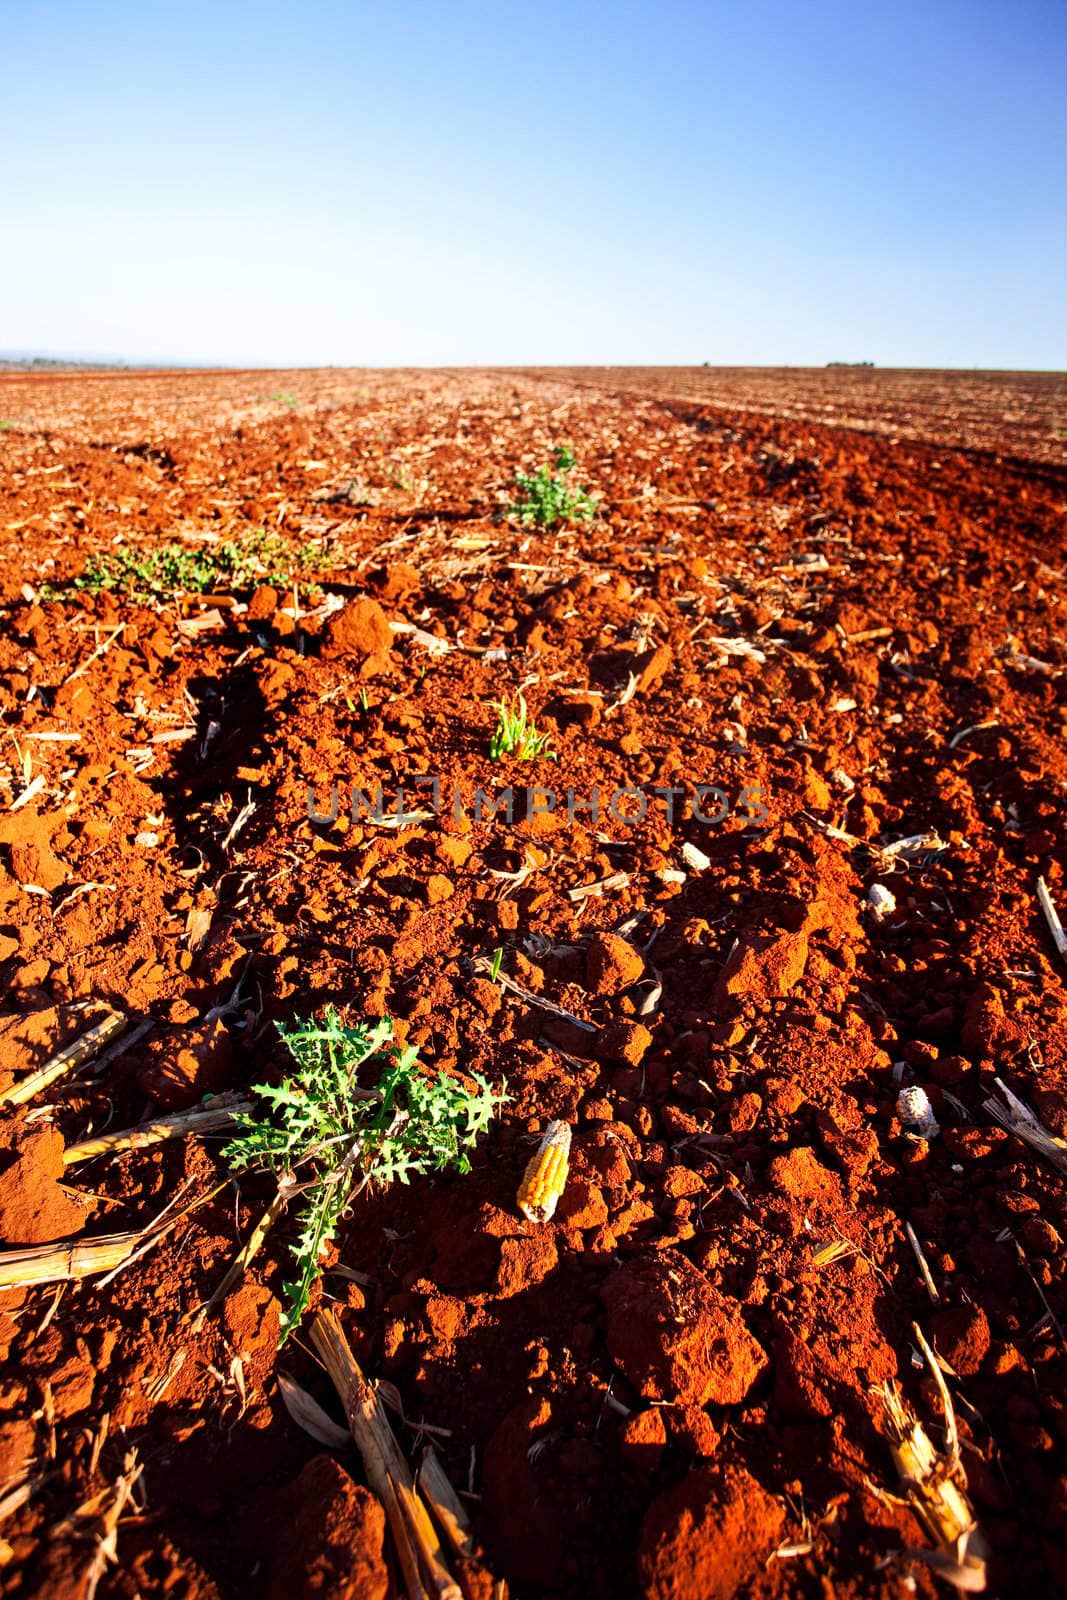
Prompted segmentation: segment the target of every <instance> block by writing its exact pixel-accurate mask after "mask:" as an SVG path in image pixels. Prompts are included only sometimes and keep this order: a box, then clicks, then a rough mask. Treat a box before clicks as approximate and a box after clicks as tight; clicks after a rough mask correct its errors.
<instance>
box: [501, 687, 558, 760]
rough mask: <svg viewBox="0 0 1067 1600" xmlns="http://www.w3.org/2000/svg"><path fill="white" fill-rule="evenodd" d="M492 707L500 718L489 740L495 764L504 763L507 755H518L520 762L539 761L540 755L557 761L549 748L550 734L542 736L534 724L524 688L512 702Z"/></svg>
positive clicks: (502, 701) (505, 701)
mask: <svg viewBox="0 0 1067 1600" xmlns="http://www.w3.org/2000/svg"><path fill="white" fill-rule="evenodd" d="M492 704H493V707H494V709H495V710H496V714H497V716H496V727H495V728H494V730H493V737H492V738H491V739H490V741H489V759H490V760H491V761H500V760H502V759H503V757H504V756H516V757H517V758H518V759H519V760H520V761H536V760H537V758H538V756H545V757H546V758H547V759H548V760H549V761H554V760H555V759H556V758H555V755H554V753H553V752H552V751H551V750H550V749H549V748H548V743H549V735H548V734H547V733H538V731H537V729H536V728H535V727H534V725H533V723H532V722H531V721H530V714H529V712H528V710H527V709H526V700H525V698H524V696H523V693H522V690H521V689H520V690H519V691H518V692H517V694H516V695H515V698H514V699H513V700H512V701H511V702H510V703H509V702H508V701H507V700H494V701H493V702H492Z"/></svg>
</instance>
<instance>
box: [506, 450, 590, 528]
mask: <svg viewBox="0 0 1067 1600" xmlns="http://www.w3.org/2000/svg"><path fill="white" fill-rule="evenodd" d="M552 459H553V461H554V463H555V471H553V470H552V468H551V467H542V468H541V469H540V471H539V472H534V473H529V472H520V473H517V474H516V477H515V488H516V489H517V490H518V498H517V499H516V500H515V502H514V503H513V504H512V505H510V506H509V507H508V514H509V516H514V517H518V519H519V521H520V522H521V523H523V525H524V526H526V527H531V526H534V527H538V528H551V527H554V526H555V524H556V523H557V522H567V521H570V522H591V521H592V519H593V518H594V517H595V516H596V509H597V506H596V501H595V500H594V499H593V496H592V495H591V494H589V492H588V491H587V490H586V489H579V488H577V487H572V485H571V481H570V474H571V473H572V471H573V470H574V465H575V461H574V456H573V455H572V454H571V452H570V450H568V448H567V446H566V445H557V446H556V448H555V449H554V450H553V452H552Z"/></svg>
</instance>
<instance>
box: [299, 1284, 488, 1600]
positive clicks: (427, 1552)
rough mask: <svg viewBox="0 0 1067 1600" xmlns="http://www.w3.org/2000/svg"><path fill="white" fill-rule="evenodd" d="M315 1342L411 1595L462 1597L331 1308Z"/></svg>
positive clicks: (315, 1329)
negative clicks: (342, 1410)
mask: <svg viewBox="0 0 1067 1600" xmlns="http://www.w3.org/2000/svg"><path fill="white" fill-rule="evenodd" d="M311 1342H312V1344H313V1345H314V1346H315V1349H316V1351H317V1352H318V1354H319V1355H320V1356H321V1358H322V1361H323V1364H324V1365H325V1367H326V1371H327V1372H328V1373H329V1375H330V1379H331V1381H332V1383H333V1386H334V1388H335V1389H336V1390H337V1393H338V1395H339V1396H340V1398H341V1403H342V1405H343V1406H344V1408H345V1416H346V1417H347V1418H348V1426H349V1429H350V1431H351V1434H352V1437H353V1439H354V1440H355V1442H356V1446H357V1448H358V1450H359V1453H360V1455H361V1457H362V1458H363V1467H364V1470H365V1472H366V1474H367V1482H368V1484H369V1485H370V1487H371V1489H372V1490H373V1491H374V1493H375V1494H376V1495H377V1496H378V1498H379V1500H380V1501H381V1502H382V1505H383V1506H384V1507H385V1514H386V1517H387V1518H388V1520H389V1527H390V1529H391V1530H392V1534H393V1538H394V1540H395V1542H396V1549H397V1555H398V1557H399V1559H400V1566H401V1568H402V1570H403V1573H404V1581H405V1584H406V1586H407V1592H408V1600H428V1597H431V1600H463V1596H462V1591H461V1590H460V1587H459V1585H458V1584H457V1583H456V1582H455V1580H454V1579H453V1577H452V1575H451V1574H450V1572H449V1571H448V1568H447V1567H446V1566H445V1562H444V1555H443V1552H442V1550H441V1543H440V1540H439V1539H438V1537H437V1534H436V1533H435V1532H434V1527H433V1523H432V1522H431V1521H430V1514H429V1512H428V1511H427V1510H426V1507H425V1506H424V1505H423V1503H422V1501H421V1500H420V1498H419V1496H418V1493H417V1491H416V1489H415V1485H414V1481H413V1479H412V1476H411V1469H410V1468H409V1466H408V1464H407V1462H406V1461H405V1459H404V1457H403V1455H402V1454H401V1451H400V1446H399V1445H398V1444H397V1442H396V1439H395V1438H394V1437H393V1430H392V1428H391V1427H390V1426H389V1419H388V1417H387V1416H386V1414H385V1408H384V1407H383V1405H382V1402H381V1400H380V1399H379V1398H378V1395H377V1393H376V1391H375V1389H374V1387H373V1385H372V1384H370V1383H368V1381H367V1379H366V1377H365V1376H364V1373H363V1369H362V1368H361V1367H360V1365H359V1362H358V1361H357V1360H356V1358H355V1356H354V1355H353V1354H352V1351H351V1349H350V1347H349V1344H348V1340H347V1339H346V1338H345V1336H344V1333H343V1331H342V1329H341V1324H340V1323H339V1322H338V1320H337V1317H336V1316H335V1314H334V1313H333V1312H332V1311H320V1312H319V1313H318V1314H317V1315H316V1317H315V1318H314V1320H313V1322H312V1324H311Z"/></svg>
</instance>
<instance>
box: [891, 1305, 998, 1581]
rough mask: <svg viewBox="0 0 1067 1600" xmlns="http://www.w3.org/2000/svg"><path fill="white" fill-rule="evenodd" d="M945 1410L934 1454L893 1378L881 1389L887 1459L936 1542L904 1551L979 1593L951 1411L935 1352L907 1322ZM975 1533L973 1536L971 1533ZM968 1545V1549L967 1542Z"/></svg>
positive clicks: (981, 1573)
mask: <svg viewBox="0 0 1067 1600" xmlns="http://www.w3.org/2000/svg"><path fill="white" fill-rule="evenodd" d="M912 1329H913V1332H914V1334H915V1337H916V1339H917V1340H918V1343H919V1346H920V1348H921V1350H922V1353H923V1355H924V1357H925V1358H926V1361H927V1364H928V1365H929V1367H930V1371H931V1372H932V1374H933V1377H934V1382H935V1383H936V1384H937V1389H938V1393H939V1395H940V1396H941V1404H942V1406H943V1408H944V1412H945V1436H946V1438H945V1442H946V1450H945V1453H944V1455H939V1454H938V1452H937V1450H935V1448H934V1446H933V1444H932V1443H931V1442H930V1438H929V1436H928V1435H927V1433H926V1430H925V1429H924V1427H923V1425H922V1423H921V1422H920V1421H919V1419H918V1418H917V1417H915V1416H913V1415H912V1414H911V1412H910V1411H909V1409H908V1407H907V1405H906V1404H905V1402H904V1399H903V1397H902V1395H901V1393H900V1390H899V1389H898V1388H897V1386H896V1384H894V1383H887V1384H886V1385H885V1388H884V1389H883V1391H882V1404H883V1407H884V1413H885V1424H886V1432H887V1434H888V1436H889V1445H890V1450H891V1451H892V1455H893V1464H894V1466H895V1467H896V1469H897V1475H898V1477H899V1478H900V1483H901V1487H902V1488H903V1490H904V1493H905V1497H906V1499H907V1503H908V1505H909V1506H910V1507H911V1509H912V1511H914V1513H915V1515H916V1517H918V1519H919V1521H920V1522H921V1523H922V1525H923V1527H924V1528H925V1529H926V1532H927V1533H928V1534H929V1536H930V1538H931V1539H933V1541H934V1543H935V1544H936V1546H937V1551H936V1552H931V1551H909V1552H908V1554H909V1555H915V1556H917V1557H918V1558H919V1559H920V1560H923V1561H925V1562H926V1563H927V1564H928V1565H929V1566H930V1567H931V1568H932V1569H933V1570H934V1571H935V1572H937V1573H938V1574H939V1575H940V1576H942V1577H944V1578H947V1579H948V1581H949V1582H950V1583H954V1584H955V1585H956V1587H957V1588H959V1589H964V1590H966V1591H968V1592H969V1593H971V1594H980V1593H982V1591H983V1590H984V1589H985V1587H986V1569H985V1560H984V1559H983V1557H982V1555H981V1554H979V1551H980V1549H981V1547H982V1540H981V1536H980V1535H979V1534H978V1525H977V1523H976V1522H975V1519H974V1513H973V1512H972V1510H971V1507H970V1505H969V1503H968V1500H967V1496H966V1494H965V1493H964V1489H965V1487H966V1479H965V1478H964V1476H963V1469H962V1467H961V1466H960V1459H959V1444H958V1439H957V1435H956V1416H955V1412H954V1411H953V1409H952V1400H951V1397H950V1396H949V1392H948V1389H947V1387H946V1385H945V1380H944V1377H943V1376H942V1373H941V1368H940V1366H939V1365H938V1361H937V1357H936V1356H935V1355H934V1352H933V1351H932V1350H931V1348H930V1346H929V1344H928V1343H927V1341H926V1339H925V1338H924V1336H923V1332H922V1329H921V1328H920V1327H919V1325H918V1323H913V1324H912ZM976 1535H978V1536H977V1537H976ZM972 1544H973V1545H974V1547H975V1548H974V1549H971V1548H970V1547H971V1545H972Z"/></svg>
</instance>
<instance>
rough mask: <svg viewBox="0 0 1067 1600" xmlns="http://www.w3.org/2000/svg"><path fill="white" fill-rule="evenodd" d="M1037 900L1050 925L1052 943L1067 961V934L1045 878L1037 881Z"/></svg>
mask: <svg viewBox="0 0 1067 1600" xmlns="http://www.w3.org/2000/svg"><path fill="white" fill-rule="evenodd" d="M1037 900H1038V904H1039V905H1040V907H1041V909H1042V911H1043V912H1044V913H1045V921H1046V922H1047V923H1048V928H1049V932H1050V933H1051V935H1052V942H1053V944H1054V945H1055V946H1056V949H1057V950H1058V952H1059V954H1060V955H1061V956H1062V957H1063V959H1064V961H1067V933H1065V932H1064V929H1063V923H1062V922H1061V921H1060V914H1059V912H1058V911H1057V910H1056V907H1055V906H1054V905H1053V903H1052V896H1051V895H1050V894H1049V891H1048V884H1047V883H1046V882H1045V880H1044V878H1038V880H1037Z"/></svg>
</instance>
